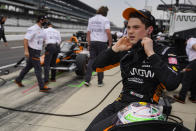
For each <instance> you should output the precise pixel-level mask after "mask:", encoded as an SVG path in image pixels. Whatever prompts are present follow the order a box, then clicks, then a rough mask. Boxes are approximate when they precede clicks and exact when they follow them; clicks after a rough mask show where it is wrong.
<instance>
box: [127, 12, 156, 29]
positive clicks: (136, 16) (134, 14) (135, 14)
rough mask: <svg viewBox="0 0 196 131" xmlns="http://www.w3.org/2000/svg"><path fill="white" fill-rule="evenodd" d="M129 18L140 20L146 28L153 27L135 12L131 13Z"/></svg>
mask: <svg viewBox="0 0 196 131" xmlns="http://www.w3.org/2000/svg"><path fill="white" fill-rule="evenodd" d="M129 18H138V19H140V20H141V22H142V23H143V24H144V25H145V27H146V28H148V27H150V26H153V25H152V23H151V21H150V20H148V19H146V18H145V17H144V16H142V15H141V14H139V13H137V12H135V13H131V14H130V16H129Z"/></svg>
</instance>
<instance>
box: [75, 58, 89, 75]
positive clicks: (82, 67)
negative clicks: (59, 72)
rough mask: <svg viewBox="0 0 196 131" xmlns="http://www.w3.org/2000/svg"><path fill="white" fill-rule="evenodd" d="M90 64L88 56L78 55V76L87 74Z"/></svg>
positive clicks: (76, 71)
mask: <svg viewBox="0 0 196 131" xmlns="http://www.w3.org/2000/svg"><path fill="white" fill-rule="evenodd" d="M87 64H88V56H87V55H85V54H79V55H77V56H76V66H77V68H76V70H75V73H76V74H77V75H78V76H84V75H85V74H86V70H87Z"/></svg>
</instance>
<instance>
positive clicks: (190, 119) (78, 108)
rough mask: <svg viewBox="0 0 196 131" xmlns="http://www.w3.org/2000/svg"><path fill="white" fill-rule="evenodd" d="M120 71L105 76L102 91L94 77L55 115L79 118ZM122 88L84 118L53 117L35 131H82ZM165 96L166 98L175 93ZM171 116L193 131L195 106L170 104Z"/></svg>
mask: <svg viewBox="0 0 196 131" xmlns="http://www.w3.org/2000/svg"><path fill="white" fill-rule="evenodd" d="M119 70H120V69H119V68H115V69H112V70H109V71H106V72H105V77H104V87H97V77H94V78H93V79H92V81H91V86H90V87H83V88H81V89H80V90H79V91H78V92H77V93H75V94H74V95H72V96H71V97H70V98H69V99H68V100H67V101H66V102H65V103H64V104H62V105H59V107H58V108H57V110H56V111H54V112H53V113H57V114H79V113H83V112H85V111H87V110H89V109H91V108H93V107H94V106H95V105H97V104H98V103H99V102H100V100H101V99H103V97H104V96H105V95H106V94H107V93H108V92H109V90H110V89H111V88H112V87H113V86H114V85H115V84H116V83H117V82H118V81H119V80H121V76H120V71H119ZM121 87H122V85H121V84H119V85H118V86H117V87H116V88H115V89H114V91H113V92H112V93H111V94H110V95H109V97H108V98H107V99H106V100H105V101H104V102H103V103H102V104H101V105H100V106H99V107H98V108H96V109H95V110H93V111H91V112H90V113H88V114H85V115H82V116H77V117H56V116H46V117H44V119H43V120H42V121H41V122H40V124H39V125H40V126H39V127H37V130H36V131H54V130H55V131H62V130H65V131H84V130H85V129H86V127H87V126H88V125H89V123H90V122H91V121H92V120H93V118H94V117H95V116H96V115H97V114H98V113H99V112H100V111H101V110H102V109H103V108H104V107H105V106H106V105H108V104H109V103H111V102H113V101H114V100H115V99H116V98H117V97H118V95H119V93H120V91H121ZM178 90H179V89H177V90H176V91H173V92H169V93H168V95H173V94H176V93H178ZM172 107H173V110H172V114H173V115H176V116H179V117H180V118H182V119H183V121H184V125H185V126H186V127H187V128H189V129H191V131H194V128H195V119H196V104H194V103H191V102H190V101H188V100H187V101H186V104H180V103H177V102H175V103H174V104H172Z"/></svg>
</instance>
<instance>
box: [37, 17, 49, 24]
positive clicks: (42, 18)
mask: <svg viewBox="0 0 196 131" xmlns="http://www.w3.org/2000/svg"><path fill="white" fill-rule="evenodd" d="M44 19H47V16H44V15H39V16H38V17H37V21H36V22H37V23H38V22H39V21H40V20H44Z"/></svg>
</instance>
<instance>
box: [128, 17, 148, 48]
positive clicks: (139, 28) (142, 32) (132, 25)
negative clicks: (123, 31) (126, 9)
mask: <svg viewBox="0 0 196 131" xmlns="http://www.w3.org/2000/svg"><path fill="white" fill-rule="evenodd" d="M127 32H128V37H129V39H130V42H131V43H132V44H136V43H137V42H138V41H139V40H140V39H142V38H144V37H146V36H147V35H148V28H147V29H146V27H145V25H144V24H143V23H142V22H141V20H140V19H138V18H129V21H128V25H127Z"/></svg>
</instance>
